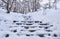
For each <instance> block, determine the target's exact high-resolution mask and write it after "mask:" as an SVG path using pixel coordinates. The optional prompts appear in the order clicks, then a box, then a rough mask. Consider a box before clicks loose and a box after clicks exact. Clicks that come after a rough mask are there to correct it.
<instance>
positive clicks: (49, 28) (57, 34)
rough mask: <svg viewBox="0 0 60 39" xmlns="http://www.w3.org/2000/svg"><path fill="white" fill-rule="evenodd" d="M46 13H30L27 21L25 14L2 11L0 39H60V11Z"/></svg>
mask: <svg viewBox="0 0 60 39" xmlns="http://www.w3.org/2000/svg"><path fill="white" fill-rule="evenodd" d="M57 6H59V3H58V4H57ZM58 8H59V7H58ZM45 12H46V13H45V14H44V13H43V11H37V12H33V13H28V14H26V16H27V19H28V16H30V18H29V20H28V21H26V20H25V19H24V16H25V15H23V14H20V13H13V12H11V13H10V14H7V13H6V11H5V10H4V9H0V39H60V9H57V10H55V9H47V10H46V11H45ZM36 21H37V23H35V22H36ZM28 22H30V23H28ZM26 28H27V29H26ZM31 30H32V31H31Z"/></svg>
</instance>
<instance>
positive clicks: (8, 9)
mask: <svg viewBox="0 0 60 39" xmlns="http://www.w3.org/2000/svg"><path fill="white" fill-rule="evenodd" d="M9 1H10V0H7V5H6V9H7V13H10V8H9Z"/></svg>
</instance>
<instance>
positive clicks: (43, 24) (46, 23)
mask: <svg viewBox="0 0 60 39" xmlns="http://www.w3.org/2000/svg"><path fill="white" fill-rule="evenodd" d="M40 25H49V24H48V23H41V24H40Z"/></svg>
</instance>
